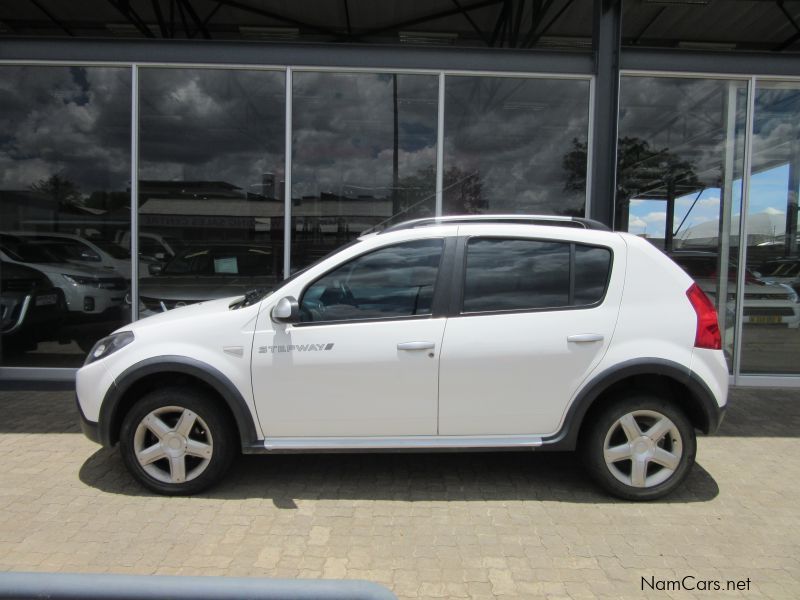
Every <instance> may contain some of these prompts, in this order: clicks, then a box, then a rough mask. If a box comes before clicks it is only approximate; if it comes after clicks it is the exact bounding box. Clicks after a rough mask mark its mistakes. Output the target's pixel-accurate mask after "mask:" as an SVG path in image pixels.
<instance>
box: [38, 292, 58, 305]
mask: <svg viewBox="0 0 800 600" xmlns="http://www.w3.org/2000/svg"><path fill="white" fill-rule="evenodd" d="M56 299H57V296H56V295H55V294H48V295H47V296H37V297H36V306H47V305H49V304H55V303H56Z"/></svg>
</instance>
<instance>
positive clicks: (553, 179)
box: [443, 76, 589, 217]
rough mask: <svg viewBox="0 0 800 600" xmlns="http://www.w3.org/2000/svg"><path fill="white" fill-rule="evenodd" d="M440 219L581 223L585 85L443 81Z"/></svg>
mask: <svg viewBox="0 0 800 600" xmlns="http://www.w3.org/2000/svg"><path fill="white" fill-rule="evenodd" d="M444 116H445V122H444V174H443V175H444V181H443V211H444V213H445V214H464V213H530V214H557V215H571V216H578V217H582V216H584V214H585V206H586V140H587V135H588V131H589V82H588V81H584V80H569V79H521V78H510V77H464V76H450V77H447V81H446V84H445V113H444Z"/></svg>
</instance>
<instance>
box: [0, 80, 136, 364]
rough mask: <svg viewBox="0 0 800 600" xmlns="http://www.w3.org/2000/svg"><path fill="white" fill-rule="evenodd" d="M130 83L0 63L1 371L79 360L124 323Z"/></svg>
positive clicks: (127, 268)
mask: <svg viewBox="0 0 800 600" xmlns="http://www.w3.org/2000/svg"><path fill="white" fill-rule="evenodd" d="M130 82H131V73H130V69H125V68H106V67H38V66H35V67H34V66H26V67H21V66H0V223H2V232H0V352H1V353H2V354H1V356H0V364H1V365H2V366H26V367H76V366H80V365H81V363H82V362H83V358H84V356H85V353H86V352H87V351H88V350H89V349H90V348H91V346H92V345H93V344H94V342H95V341H96V340H97V339H99V338H101V337H103V336H104V335H106V334H108V333H110V332H111V331H113V330H114V329H117V328H118V327H120V326H121V325H123V324H125V323H127V322H129V319H130V313H129V310H127V305H126V303H125V301H124V299H125V296H126V294H127V293H128V290H129V287H130V273H131V264H130V253H129V252H128V251H127V250H126V248H125V244H124V241H123V238H124V236H125V235H126V234H129V232H130V184H129V182H130V144H131V140H130V123H131V87H130Z"/></svg>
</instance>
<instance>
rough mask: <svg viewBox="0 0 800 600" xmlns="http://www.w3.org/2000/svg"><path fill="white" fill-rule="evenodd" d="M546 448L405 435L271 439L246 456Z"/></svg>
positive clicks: (533, 440)
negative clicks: (290, 453) (293, 453)
mask: <svg viewBox="0 0 800 600" xmlns="http://www.w3.org/2000/svg"><path fill="white" fill-rule="evenodd" d="M541 445H542V438H541V437H540V436H532V435H492V436H425V435H420V436H403V437H324V438H289V437H286V438H270V439H266V440H263V442H262V443H259V444H253V445H251V446H248V447H245V448H244V449H243V451H244V453H245V454H277V453H289V452H384V451H386V452H435V451H445V452H447V451H470V450H476V451H486V450H534V449H536V448H538V447H540V446H541Z"/></svg>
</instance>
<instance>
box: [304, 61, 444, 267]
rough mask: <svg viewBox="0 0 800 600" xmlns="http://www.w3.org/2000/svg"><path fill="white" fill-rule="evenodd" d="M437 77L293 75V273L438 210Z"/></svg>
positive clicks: (354, 74)
mask: <svg viewBox="0 0 800 600" xmlns="http://www.w3.org/2000/svg"><path fill="white" fill-rule="evenodd" d="M438 89H439V83H438V78H437V77H436V76H435V75H394V74H373V73H309V72H301V73H294V75H293V91H292V95H293V109H292V129H293V131H292V227H293V233H292V269H293V270H294V269H299V268H302V267H305V266H306V265H308V264H310V263H311V262H313V261H314V260H316V259H317V258H319V257H320V256H323V255H325V254H327V253H328V252H330V251H331V250H332V249H334V248H336V247H337V246H340V245H342V244H344V243H346V242H348V241H350V240H352V239H353V238H355V237H357V236H358V235H359V234H360V233H361V232H362V231H364V230H366V229H369V228H371V227H374V226H376V225H379V224H390V223H392V222H395V221H402V220H406V219H412V218H417V217H425V216H433V214H434V212H435V207H436V193H435V192H436V130H437V128H436V123H437V104H438V94H439V92H438Z"/></svg>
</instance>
